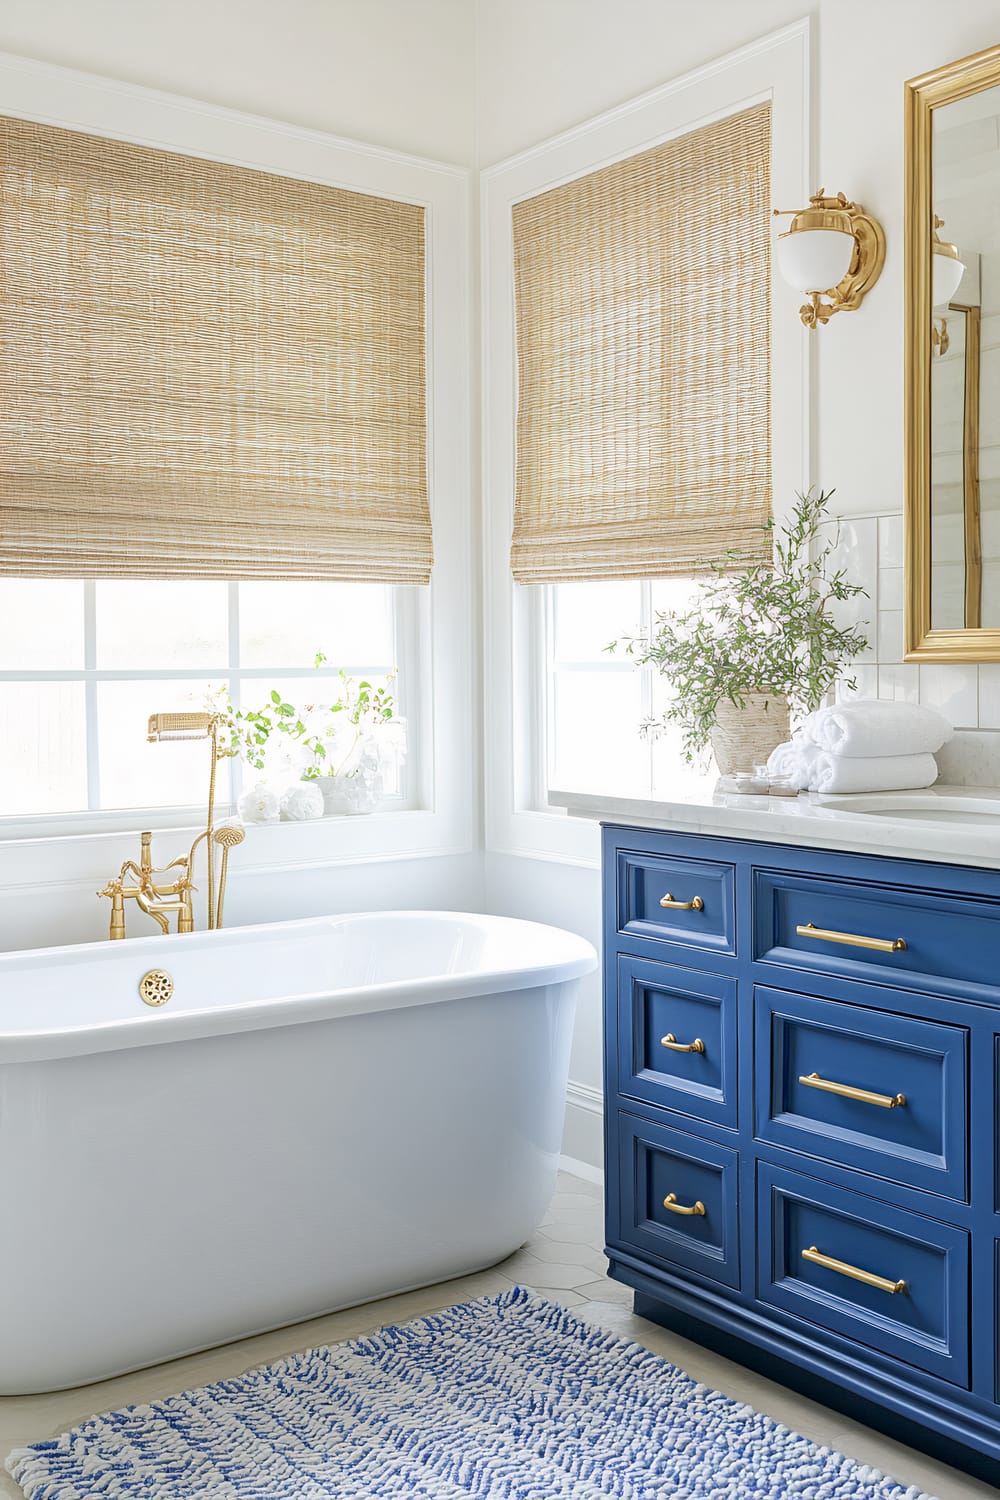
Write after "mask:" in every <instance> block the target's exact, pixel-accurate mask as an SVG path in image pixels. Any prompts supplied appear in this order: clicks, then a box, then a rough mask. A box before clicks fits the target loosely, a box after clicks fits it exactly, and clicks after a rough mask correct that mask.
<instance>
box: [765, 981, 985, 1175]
mask: <svg viewBox="0 0 1000 1500" xmlns="http://www.w3.org/2000/svg"><path fill="white" fill-rule="evenodd" d="M911 1002H912V1005H913V1007H917V1006H919V1002H920V997H919V996H916V995H914V996H912V997H911ZM754 1012H755V1014H754V1052H755V1073H756V1120H755V1133H756V1136H757V1138H758V1139H759V1140H763V1141H768V1142H769V1143H770V1144H772V1145H775V1146H786V1147H789V1148H791V1149H792V1150H794V1151H801V1152H803V1153H805V1154H806V1155H811V1156H817V1157H822V1158H823V1159H824V1160H825V1161H830V1162H834V1163H836V1164H838V1165H843V1166H847V1167H857V1168H859V1169H860V1170H861V1171H864V1172H870V1173H872V1174H873V1175H875V1176H879V1177H887V1178H889V1179H891V1180H892V1181H893V1182H899V1183H902V1184H904V1186H907V1187H918V1188H926V1189H927V1190H929V1191H930V1192H932V1193H941V1194H944V1195H945V1196H947V1197H949V1198H957V1199H961V1200H963V1201H965V1200H967V1198H968V1172H967V1139H966V1132H967V1125H966V1121H967V1116H968V1108H969V1086H968V1050H969V1033H968V1029H967V1028H966V1027H963V1026H949V1025H942V1024H941V1023H940V1022H937V1021H923V1020H919V1019H917V1018H915V1017H914V1016H913V1015H898V1014H893V1013H892V1012H891V1011H877V1010H871V1009H869V1008H868V1007H867V1006H863V1005H854V1004H851V1005H847V1004H844V1003H842V1002H840V1001H834V1000H819V999H815V998H813V997H812V996H809V995H801V994H795V993H791V992H789V991H787V990H774V989H770V988H767V987H765V986H763V985H758V986H757V987H756V990H755V992H754Z"/></svg>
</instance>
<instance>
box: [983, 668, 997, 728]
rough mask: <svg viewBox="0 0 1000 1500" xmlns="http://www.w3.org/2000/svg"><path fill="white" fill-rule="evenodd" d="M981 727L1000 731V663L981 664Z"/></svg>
mask: <svg viewBox="0 0 1000 1500" xmlns="http://www.w3.org/2000/svg"><path fill="white" fill-rule="evenodd" d="M979 727H980V729H1000V662H981V663H980V667H979Z"/></svg>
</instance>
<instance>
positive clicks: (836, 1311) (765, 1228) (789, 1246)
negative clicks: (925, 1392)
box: [757, 1162, 969, 1388]
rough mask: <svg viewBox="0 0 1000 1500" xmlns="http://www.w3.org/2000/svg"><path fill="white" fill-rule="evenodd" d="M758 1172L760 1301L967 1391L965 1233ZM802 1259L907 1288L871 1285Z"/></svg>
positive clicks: (804, 1181) (824, 1186)
mask: <svg viewBox="0 0 1000 1500" xmlns="http://www.w3.org/2000/svg"><path fill="white" fill-rule="evenodd" d="M757 1171H758V1180H757V1212H758V1220H757V1276H758V1286H757V1296H758V1298H759V1299H760V1300H761V1301H763V1302H768V1303H771V1304H772V1305H773V1306H775V1307H779V1308H781V1309H782V1310H783V1311H785V1312H788V1313H792V1314H794V1315H796V1316H797V1317H799V1318H805V1319H806V1320H807V1321H809V1322H810V1323H816V1324H819V1325H820V1326H821V1327H823V1328H827V1329H829V1330H830V1331H831V1332H833V1333H836V1334H839V1335H840V1336H841V1337H843V1338H847V1339H851V1340H853V1341H855V1342H857V1343H860V1344H864V1345H866V1346H867V1347H868V1348H871V1349H876V1350H878V1351H880V1352H881V1353H882V1354H886V1355H890V1356H891V1357H893V1358H894V1359H897V1360H902V1361H903V1362H905V1363H906V1364H908V1365H911V1366H915V1367H916V1368H917V1369H921V1370H926V1371H928V1373H930V1374H932V1375H937V1376H940V1377H941V1378H942V1379H944V1380H948V1381H951V1382H952V1383H953V1384H955V1385H958V1386H962V1387H963V1388H967V1387H968V1385H969V1237H968V1235H967V1234H966V1232H965V1231H964V1230H960V1229H956V1228H953V1227H952V1226H951V1225H949V1224H940V1223H938V1222H937V1220H935V1219H928V1218H926V1217H925V1216H923V1215H917V1214H911V1213H906V1212H904V1211H903V1210H902V1209H898V1208H894V1207H891V1206H889V1205H887V1204H884V1203H880V1202H878V1201H877V1200H876V1199H874V1198H866V1197H862V1196H861V1194H859V1193H852V1192H845V1191H844V1190H843V1189H841V1188H835V1187H831V1186H830V1185H829V1184H828V1183H821V1182H816V1181H814V1180H812V1179H810V1178H808V1177H802V1176H799V1175H798V1173H795V1172H788V1171H785V1170H784V1169H782V1168H776V1167H772V1166H770V1165H769V1164H768V1163H765V1162H760V1163H758V1167H757ZM803 1251H809V1252H810V1254H812V1253H818V1254H820V1255H822V1256H825V1257H829V1258H832V1259H833V1260H836V1261H838V1262H840V1263H841V1264H842V1265H843V1266H847V1267H853V1268H855V1269H857V1270H860V1271H863V1272H865V1273H868V1274H872V1275H875V1276H878V1277H881V1278H884V1279H885V1280H886V1281H887V1282H890V1283H896V1282H900V1281H901V1282H904V1283H905V1288H904V1289H902V1290H900V1291H897V1292H893V1291H890V1290H888V1289H887V1288H886V1287H878V1286H870V1285H866V1284H865V1283H864V1282H862V1281H859V1280H857V1279H855V1278H854V1277H852V1276H850V1275H848V1274H846V1273H845V1271H843V1270H838V1269H835V1268H830V1267H826V1266H823V1265H818V1264H815V1263H814V1262H813V1261H811V1260H810V1259H807V1258H804V1257H803Z"/></svg>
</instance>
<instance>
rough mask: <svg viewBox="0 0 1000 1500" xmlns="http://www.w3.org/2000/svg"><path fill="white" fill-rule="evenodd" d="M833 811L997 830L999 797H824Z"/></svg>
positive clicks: (897, 794) (927, 794) (887, 794)
mask: <svg viewBox="0 0 1000 1500" xmlns="http://www.w3.org/2000/svg"><path fill="white" fill-rule="evenodd" d="M821 805H822V806H823V807H828V808H830V809H831V811H833V812H838V813H851V814H859V815H860V816H862V817H873V818H894V819H899V821H901V822H906V823H949V824H952V825H954V824H962V825H963V826H965V827H966V828H982V829H987V828H1000V796H998V795H996V794H992V795H990V796H985V797H977V796H968V797H958V796H951V797H949V796H948V795H946V794H945V795H939V794H937V793H934V792H884V793H879V794H877V795H876V794H871V795H869V794H858V793H854V794H853V795H852V796H850V797H824V798H823V799H822V802H821Z"/></svg>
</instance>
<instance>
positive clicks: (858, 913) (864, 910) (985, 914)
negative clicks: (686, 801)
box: [753, 859, 1000, 1003]
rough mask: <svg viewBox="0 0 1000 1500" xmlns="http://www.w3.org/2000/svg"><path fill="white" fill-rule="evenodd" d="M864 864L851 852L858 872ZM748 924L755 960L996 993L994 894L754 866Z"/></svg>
mask: <svg viewBox="0 0 1000 1500" xmlns="http://www.w3.org/2000/svg"><path fill="white" fill-rule="evenodd" d="M863 869H864V861H863V860H862V859H858V860H856V861H855V862H854V872H855V874H860V873H861V871H862V870H863ZM901 878H905V877H903V875H902V872H901ZM915 878H916V877H915ZM753 932H754V956H755V958H757V959H758V960H759V961H760V962H761V963H769V964H780V965H783V966H786V967H791V968H795V969H806V970H812V971H814V972H815V973H818V974H824V973H825V974H843V975H846V976H848V977H850V978H858V979H868V980H874V981H875V982H877V983H882V984H899V985H902V986H904V987H907V988H909V989H920V988H925V987H926V988H928V989H934V988H935V981H937V982H938V983H939V982H940V981H941V980H942V979H945V980H949V981H952V982H953V983H954V982H956V981H957V982H959V983H961V984H962V985H964V986H965V987H966V988H969V987H972V988H973V989H976V990H981V991H982V997H983V999H984V1000H987V1001H992V1002H994V1003H995V1002H996V1000H997V999H998V998H1000V992H998V990H997V988H996V986H997V980H998V972H1000V917H998V909H997V902H996V900H995V898H989V897H973V896H962V897H960V896H956V895H951V894H949V893H948V892H947V891H945V890H941V889H940V888H938V889H932V890H928V889H927V888H926V886H924V887H922V888H920V889H914V890H910V889H906V888H905V887H897V888H890V889H886V887H885V886H883V885H875V884H872V883H869V882H867V881H865V880H862V879H857V878H853V876H851V877H846V878H845V875H836V876H833V877H830V876H826V875H807V874H799V873H797V872H789V871H784V870H770V869H756V870H755V871H754V882H753ZM858 939H861V940H862V941H861V942H860V943H859V942H858ZM867 944H876V945H878V946H866V945H867Z"/></svg>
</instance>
